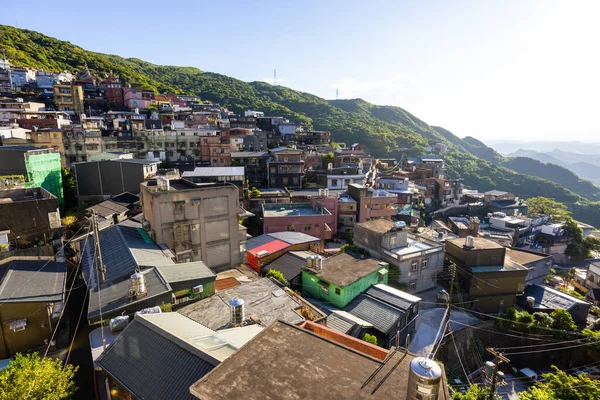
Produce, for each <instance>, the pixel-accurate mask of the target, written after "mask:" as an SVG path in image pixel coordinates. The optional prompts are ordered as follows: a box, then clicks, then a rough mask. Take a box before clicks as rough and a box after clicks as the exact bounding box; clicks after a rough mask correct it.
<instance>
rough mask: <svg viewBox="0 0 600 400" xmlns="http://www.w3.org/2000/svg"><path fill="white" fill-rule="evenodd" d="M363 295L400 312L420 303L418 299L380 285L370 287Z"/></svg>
mask: <svg viewBox="0 0 600 400" xmlns="http://www.w3.org/2000/svg"><path fill="white" fill-rule="evenodd" d="M365 294H367V295H369V296H371V297H373V298H375V299H377V300H380V301H383V302H384V303H387V304H390V305H392V306H394V307H396V308H399V309H401V310H407V309H409V308H410V306H412V305H413V304H415V303H417V302H419V301H421V298H420V297H417V296H413V295H412V294H409V293H406V292H403V291H401V290H398V289H395V288H393V287H391V286H388V285H384V284H381V283H378V284H376V285H373V286H371V287H370V288H369V289H367V290H366V291H365Z"/></svg>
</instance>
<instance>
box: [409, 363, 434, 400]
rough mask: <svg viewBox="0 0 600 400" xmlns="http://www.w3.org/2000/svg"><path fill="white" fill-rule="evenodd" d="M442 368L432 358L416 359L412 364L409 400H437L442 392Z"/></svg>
mask: <svg viewBox="0 0 600 400" xmlns="http://www.w3.org/2000/svg"><path fill="white" fill-rule="evenodd" d="M441 380H442V368H441V367H440V366H439V365H438V363H436V362H435V361H433V360H432V359H430V358H425V357H415V358H413V360H412V361H411V362H410V372H409V375H408V396H407V399H408V400H436V399H437V398H438V394H439V392H440V382H441Z"/></svg>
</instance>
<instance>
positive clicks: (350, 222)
mask: <svg viewBox="0 0 600 400" xmlns="http://www.w3.org/2000/svg"><path fill="white" fill-rule="evenodd" d="M357 215H358V202H357V201H356V200H354V199H353V198H352V197H350V196H340V197H339V199H338V233H340V234H343V235H346V234H348V233H350V232H351V231H352V230H353V229H354V225H356V222H357Z"/></svg>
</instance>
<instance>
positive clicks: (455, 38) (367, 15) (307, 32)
mask: <svg viewBox="0 0 600 400" xmlns="http://www.w3.org/2000/svg"><path fill="white" fill-rule="evenodd" d="M46 5H47V3H46V2H43V3H42V2H40V1H37V0H33V1H31V2H30V3H28V7H30V8H31V9H38V8H40V9H43V10H44V12H43V13H22V12H21V11H22V7H21V6H20V5H17V4H16V3H14V2H12V3H8V4H6V5H5V6H4V8H3V9H4V11H5V12H4V13H3V14H2V15H1V16H0V23H2V24H6V25H12V26H15V25H16V24H17V20H18V26H19V27H20V28H25V29H31V30H35V31H39V32H40V33H43V34H45V35H48V36H52V37H56V38H57V39H60V40H67V41H70V42H72V43H74V44H76V45H78V46H81V47H83V48H85V49H87V50H91V51H96V52H102V53H109V54H116V55H120V56H123V57H127V58H130V57H136V58H140V59H142V60H145V61H148V62H152V63H156V64H162V65H182V66H194V67H197V68H199V69H201V70H203V71H210V72H217V73H221V74H225V75H228V76H232V77H234V78H238V79H241V80H244V81H256V80H259V81H269V82H272V81H273V70H274V69H277V78H278V83H280V84H282V85H284V86H287V87H290V88H292V89H296V90H301V91H304V92H309V93H312V94H315V95H318V96H321V97H324V98H327V99H333V98H335V95H336V89H337V90H339V98H341V99H350V98H357V97H360V98H363V99H365V100H367V101H369V102H372V103H375V104H379V105H393V106H398V107H402V108H404V109H405V110H407V111H409V112H410V113H412V114H413V115H415V116H416V117H418V118H419V119H422V120H423V121H425V122H426V123H428V124H430V125H436V126H441V127H444V128H446V129H448V130H450V131H451V132H453V133H454V134H456V135H458V136H460V137H465V136H473V137H475V138H477V139H479V140H482V141H483V142H486V141H490V140H495V139H496V140H497V139H498V138H499V137H500V138H503V139H505V140H519V141H536V140H563V139H564V137H565V135H567V136H568V138H569V140H582V141H585V140H586V139H587V138H592V137H594V136H595V135H597V134H598V133H600V126H599V125H598V124H597V121H596V118H595V115H596V114H597V110H596V107H597V106H596V103H597V102H596V93H597V92H599V91H600V77H599V76H598V74H597V71H598V70H600V55H599V54H598V53H597V52H595V51H593V49H594V48H595V47H596V43H595V41H596V38H597V37H600V24H597V23H596V16H597V15H598V14H599V11H600V2H594V1H578V2H576V3H573V2H567V1H542V0H530V1H525V2H522V1H516V0H507V1H504V2H477V1H474V0H471V1H466V0H464V1H461V0H459V1H456V2H452V3H450V2H443V1H432V2H427V3H412V2H395V1H390V0H387V1H383V2H381V3H377V4H370V3H367V4H366V3H364V2H358V1H344V2H341V1H332V2H327V3H321V2H315V1H308V2H304V3H287V2H276V1H263V2H253V3H251V4H247V3H245V2H236V1H223V2H218V3H202V2H191V1H189V0H182V1H180V2H179V3H177V6H176V7H169V6H167V5H165V4H164V3H163V2H157V1H154V0H146V1H143V2H141V1H129V2H116V1H114V0H106V1H105V2H103V6H102V7H98V8H97V9H95V10H94V13H93V16H92V15H90V14H89V13H88V12H86V11H79V10H78V9H77V8H76V7H73V5H72V4H71V3H70V2H64V1H56V2H54V3H53V5H52V7H46ZM128 16H129V17H128ZM61 21H69V23H68V24H65V23H62V22H61ZM92 22H93V23H92Z"/></svg>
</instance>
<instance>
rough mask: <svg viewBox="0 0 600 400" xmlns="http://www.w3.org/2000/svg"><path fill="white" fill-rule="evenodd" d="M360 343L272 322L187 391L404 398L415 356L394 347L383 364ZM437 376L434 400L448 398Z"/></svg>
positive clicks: (210, 395) (208, 395)
mask: <svg viewBox="0 0 600 400" xmlns="http://www.w3.org/2000/svg"><path fill="white" fill-rule="evenodd" d="M325 329H326V328H325ZM336 339H337V340H339V341H336ZM341 343H348V344H349V345H352V347H347V346H345V345H343V344H341ZM359 344H360V343H359V342H358V341H357V339H355V338H351V337H349V336H346V335H342V334H336V335H334V334H329V335H328V338H325V337H324V336H320V335H318V334H316V333H313V332H311V331H309V330H306V329H302V328H298V327H295V326H291V325H289V324H286V323H283V322H277V323H275V324H274V325H272V326H271V327H269V328H267V329H265V330H263V331H262V332H261V333H260V334H258V335H257V336H256V337H255V338H254V339H253V340H252V341H251V342H249V345H247V346H244V347H243V348H241V349H240V350H238V351H237V352H236V353H235V354H234V355H232V356H231V357H229V358H228V359H227V360H225V361H224V362H223V363H222V364H220V365H219V366H218V367H216V368H215V369H214V370H213V371H211V372H210V373H209V374H207V375H206V376H204V378H203V379H201V380H199V381H198V382H196V383H195V384H194V385H193V386H192V387H191V388H190V391H191V392H192V394H194V395H195V396H196V397H198V398H201V399H203V400H217V399H242V398H243V399H246V400H264V399H274V398H281V399H323V400H328V399H340V398H349V399H350V398H351V399H373V400H377V399H393V398H405V397H406V395H407V385H408V373H409V369H410V362H411V361H412V360H413V358H414V357H415V356H414V355H412V354H406V353H404V352H401V351H397V352H394V353H391V354H390V357H389V359H388V360H387V362H385V363H384V362H383V361H380V360H379V359H376V358H374V357H372V356H368V355H367V354H365V353H363V352H361V351H359V350H357V349H362V348H364V347H365V346H363V347H360V346H359ZM443 375H444V374H443V369H442V376H443ZM442 380H443V382H442V385H441V386H442V389H441V391H440V392H441V393H440V396H439V397H438V399H439V400H445V399H447V398H449V397H448V396H447V389H446V383H445V378H444V377H442ZM232 383H233V384H232Z"/></svg>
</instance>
